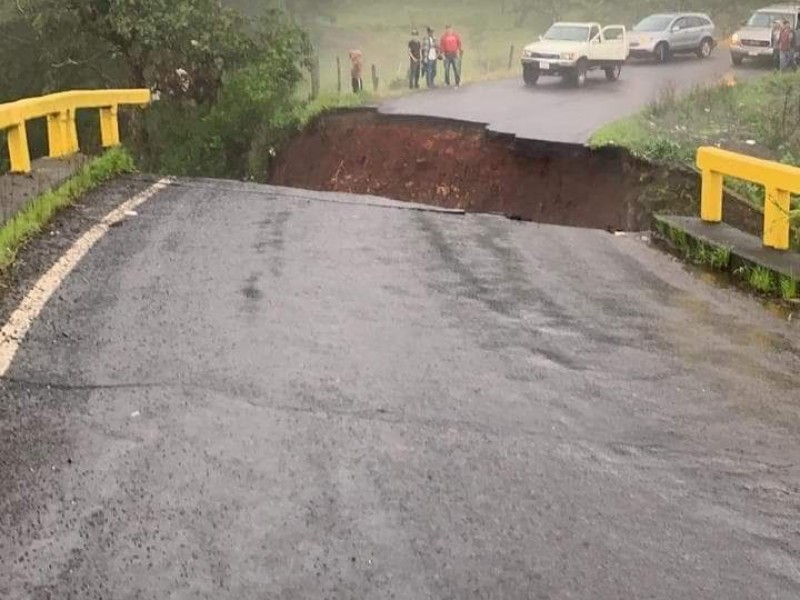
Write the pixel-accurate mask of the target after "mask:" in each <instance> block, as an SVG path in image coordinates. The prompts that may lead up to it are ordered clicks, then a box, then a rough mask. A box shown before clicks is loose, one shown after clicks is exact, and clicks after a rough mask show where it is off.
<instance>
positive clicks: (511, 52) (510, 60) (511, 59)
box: [508, 44, 514, 71]
mask: <svg viewBox="0 0 800 600" xmlns="http://www.w3.org/2000/svg"><path fill="white" fill-rule="evenodd" d="M513 66H514V44H511V50H509V51H508V70H509V71H510V70H511V68H512V67H513Z"/></svg>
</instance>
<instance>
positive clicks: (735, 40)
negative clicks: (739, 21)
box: [731, 33, 741, 46]
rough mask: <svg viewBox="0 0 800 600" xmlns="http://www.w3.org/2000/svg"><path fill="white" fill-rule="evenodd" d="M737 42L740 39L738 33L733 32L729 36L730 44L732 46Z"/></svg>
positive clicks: (736, 44)
mask: <svg viewBox="0 0 800 600" xmlns="http://www.w3.org/2000/svg"><path fill="white" fill-rule="evenodd" d="M739 42H741V39H740V38H739V34H738V33H734V34H733V35H732V36H731V44H733V45H734V46H738V45H739Z"/></svg>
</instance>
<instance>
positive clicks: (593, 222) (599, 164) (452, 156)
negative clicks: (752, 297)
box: [271, 109, 761, 231]
mask: <svg viewBox="0 0 800 600" xmlns="http://www.w3.org/2000/svg"><path fill="white" fill-rule="evenodd" d="M271 183H274V184H277V185H284V186H290V187H300V188H305V189H313V190H322V191H337V192H348V193H357V194H376V195H380V196H385V197H389V198H393V199H397V200H406V201H412V202H420V203H425V204H431V205H435V206H441V207H446V208H458V209H463V210H466V211H469V212H478V213H500V214H503V215H506V216H508V217H510V218H514V219H520V220H524V221H535V222H539V223H549V224H557V225H568V226H573V227H586V228H594V229H608V230H628V231H631V230H644V229H649V228H650V225H651V216H652V214H653V213H654V212H672V213H677V214H697V212H698V211H699V202H698V199H699V177H698V175H697V174H696V173H693V172H688V171H673V170H670V169H667V168H664V167H661V166H654V165H652V164H649V163H647V162H645V161H642V160H639V159H637V158H635V157H633V156H631V155H630V154H629V153H628V152H626V151H625V150H622V149H617V148H606V149H598V150H593V149H591V148H588V147H586V146H583V145H579V144H565V143H556V142H540V141H535V140H526V139H520V138H517V137H515V136H512V135H505V134H494V133H490V132H488V131H487V129H486V127H485V126H483V125H481V124H476V123H468V122H462V121H452V120H446V119H438V118H430V117H417V116H402V115H382V114H378V113H376V112H375V111H374V110H372V109H360V110H349V111H338V112H334V113H329V114H326V115H323V116H321V117H320V118H318V119H317V120H316V121H315V122H313V123H312V124H311V125H310V126H309V127H307V128H306V129H305V130H304V131H302V132H301V133H300V134H298V135H297V136H296V137H295V138H294V139H292V140H291V141H290V142H289V143H288V144H286V146H285V147H284V148H283V149H282V150H281V151H280V153H279V156H278V158H277V160H276V162H275V164H274V167H273V171H272V175H271ZM726 212H727V214H726V220H728V221H729V222H730V223H731V224H732V225H735V226H737V227H741V228H744V229H746V230H755V231H757V228H758V227H760V223H761V217H760V216H759V215H758V214H757V213H754V212H753V211H751V210H750V209H748V208H746V207H743V206H741V205H739V204H738V203H734V202H728V203H727V204H726Z"/></svg>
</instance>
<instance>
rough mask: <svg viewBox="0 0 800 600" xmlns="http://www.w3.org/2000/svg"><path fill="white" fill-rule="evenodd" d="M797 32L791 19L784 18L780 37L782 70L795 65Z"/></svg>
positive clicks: (784, 70) (779, 47)
mask: <svg viewBox="0 0 800 600" xmlns="http://www.w3.org/2000/svg"><path fill="white" fill-rule="evenodd" d="M794 48H795V33H794V30H793V29H792V26H791V24H790V23H789V21H786V20H784V22H783V27H782V28H781V33H780V36H779V37H778V49H779V50H780V53H781V72H786V71H788V70H789V69H791V68H792V67H793V66H794Z"/></svg>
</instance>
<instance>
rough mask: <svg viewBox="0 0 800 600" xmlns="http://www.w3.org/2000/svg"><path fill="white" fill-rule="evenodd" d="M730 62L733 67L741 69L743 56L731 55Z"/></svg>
mask: <svg viewBox="0 0 800 600" xmlns="http://www.w3.org/2000/svg"><path fill="white" fill-rule="evenodd" d="M731 62H732V63H733V65H734V66H735V67H741V66H742V63H743V62H744V57H743V56H736V55H732V56H731Z"/></svg>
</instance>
